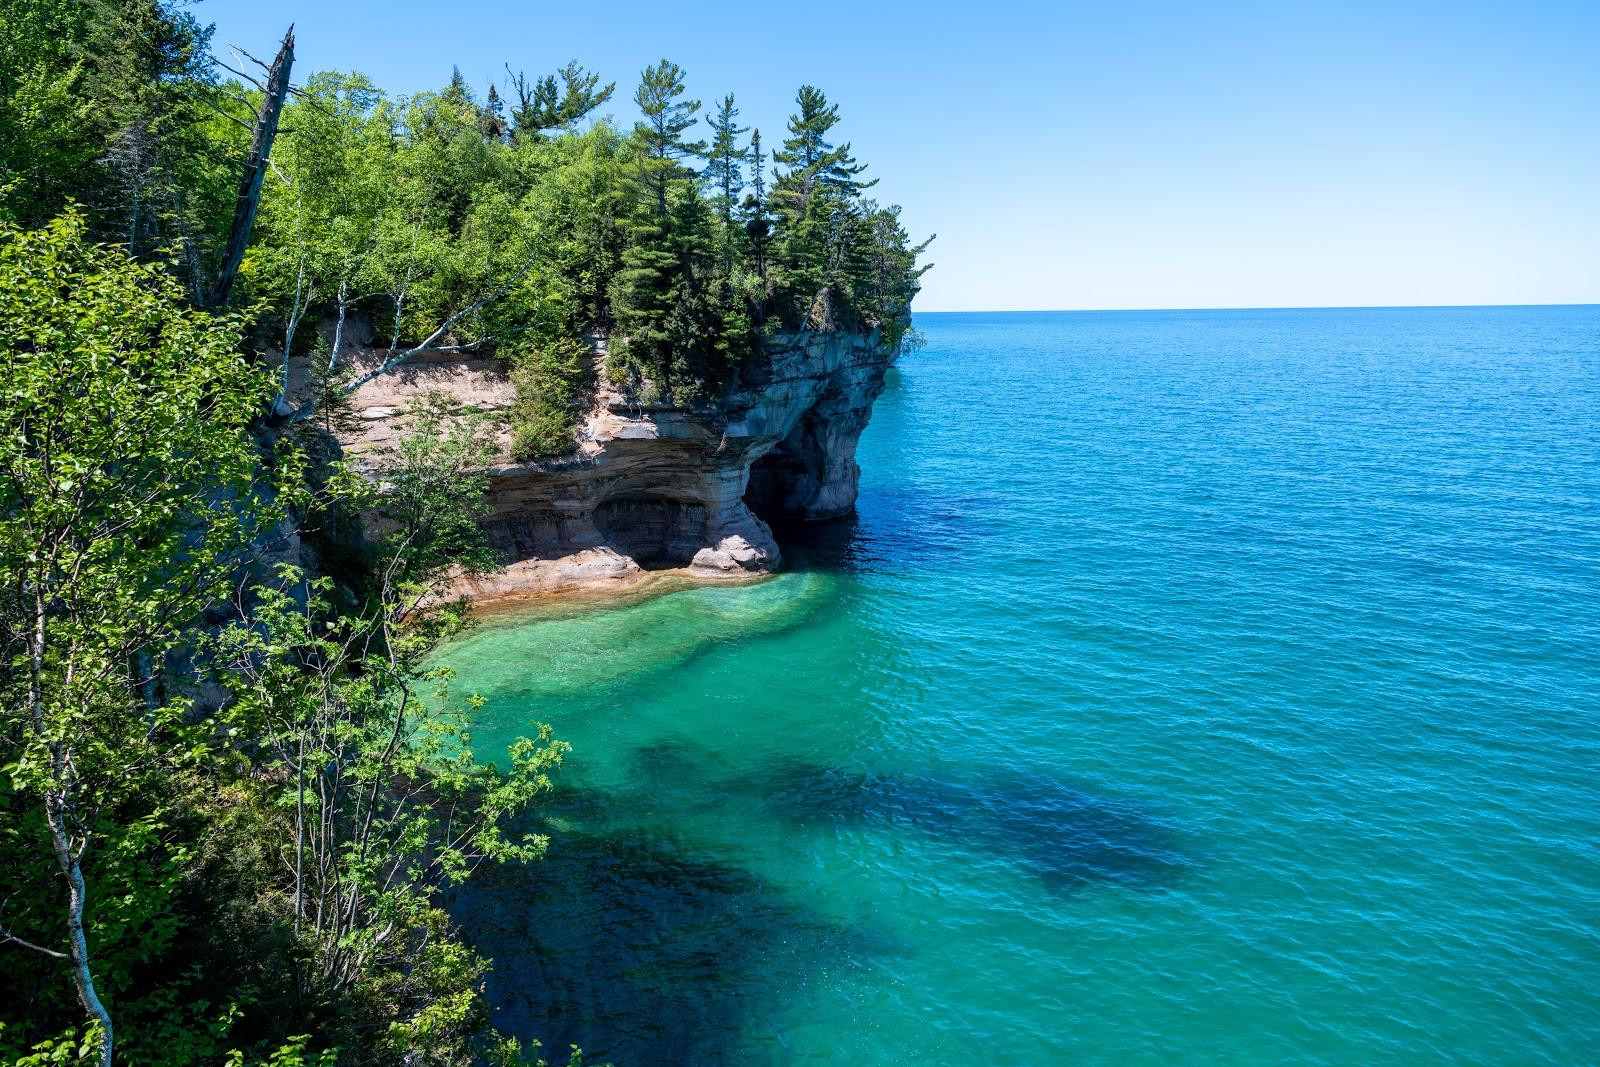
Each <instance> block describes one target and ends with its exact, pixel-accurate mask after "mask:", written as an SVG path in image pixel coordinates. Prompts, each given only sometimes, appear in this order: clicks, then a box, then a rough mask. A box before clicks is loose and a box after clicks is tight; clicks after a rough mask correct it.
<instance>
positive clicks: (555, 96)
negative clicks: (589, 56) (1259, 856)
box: [506, 60, 617, 140]
mask: <svg viewBox="0 0 1600 1067" xmlns="http://www.w3.org/2000/svg"><path fill="white" fill-rule="evenodd" d="M506 74H507V76H508V77H509V78H510V79H511V80H510V82H509V83H508V84H509V85H510V88H511V90H512V91H513V92H515V93H516V94H517V103H516V106H515V107H513V108H512V109H511V129H512V135H513V136H514V137H516V138H518V139H519V140H520V139H524V138H537V137H539V136H540V135H542V134H543V133H545V132H546V131H548V130H558V129H560V130H565V129H571V128H572V126H573V125H574V124H576V123H577V122H579V121H580V120H582V119H583V118H584V117H586V116H587V115H589V114H590V113H591V112H593V111H594V110H595V109H596V108H598V107H599V106H600V105H601V104H604V103H605V102H606V101H607V100H610V99H611V94H612V93H614V92H616V89H617V83H616V82H607V83H606V84H605V85H604V86H601V84H600V75H598V74H595V73H592V72H590V71H588V70H586V69H584V68H583V67H582V66H580V65H579V64H578V62H577V60H573V61H571V62H569V63H568V64H567V65H566V66H564V67H562V68H561V69H560V70H558V71H556V72H555V73H554V74H546V75H545V76H544V77H542V78H540V79H539V80H538V81H529V80H528V78H527V76H526V75H524V74H522V73H521V72H517V71H513V70H512V69H511V67H510V66H509V65H507V67H506ZM557 78H559V79H560V84H559V85H557V83H556V80H557Z"/></svg>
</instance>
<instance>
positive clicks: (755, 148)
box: [743, 130, 772, 325]
mask: <svg viewBox="0 0 1600 1067" xmlns="http://www.w3.org/2000/svg"><path fill="white" fill-rule="evenodd" d="M746 152H747V154H748V158H749V160H750V189H751V192H750V193H749V195H747V196H746V197H745V198H744V204H743V214H744V232H745V238H746V239H747V240H748V241H749V242H750V253H751V257H752V259H753V261H754V264H753V265H754V266H755V271H756V277H757V278H759V279H760V280H761V293H760V296H759V297H758V298H757V300H756V323H757V324H758V325H759V324H760V323H761V322H762V320H763V319H764V317H765V311H766V290H767V243H768V241H769V239H770V238H771V236H772V220H771V218H770V217H769V215H768V207H767V157H766V153H765V152H764V151H763V150H762V148H761V131H760V130H756V131H755V133H753V134H752V135H751V137H750V147H749V148H748V149H746Z"/></svg>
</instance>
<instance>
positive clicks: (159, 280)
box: [0, 214, 295, 1049]
mask: <svg viewBox="0 0 1600 1067" xmlns="http://www.w3.org/2000/svg"><path fill="white" fill-rule="evenodd" d="M241 331H242V325H241V323H240V322H239V321H238V320H237V319H234V318H229V317H211V316H208V315H205V314H202V313H200V312H197V311H194V310H192V309H190V308H189V307H187V306H186V303H185V300H184V294H183V292H182V290H181V289H180V288H179V287H178V286H177V285H176V283H174V282H173V281H172V280H171V279H170V278H169V277H168V276H167V275H166V274H165V272H163V271H161V270H159V269H157V268H154V267H150V266H144V265H140V264H138V263H135V262H134V261H132V260H131V259H130V258H129V257H128V256H127V255H126V253H124V252H120V251H117V250H112V249H107V248H103V247H98V246H94V245H91V244H88V243H87V241H86V239H85V226H84V223H83V221H82V219H81V218H80V217H79V216H77V215H75V214H67V215H64V216H62V217H61V218H60V219H58V220H57V221H56V222H54V223H52V224H50V225H49V226H48V227H46V228H44V229H42V230H37V231H31V232H27V231H17V230H14V229H10V228H4V229H0V339H3V341H0V343H3V345H4V347H3V349H0V361H3V363H0V371H3V374H4V386H3V394H0V396H3V399H0V562H3V564H4V566H3V573H4V574H5V575H6V576H7V584H6V587H5V590H4V593H3V594H0V596H3V599H0V641H3V642H4V645H5V658H4V660H3V664H0V682H3V685H0V700H3V703H0V775H3V783H4V784H3V785H0V804H3V805H4V807H5V809H6V812H7V814H6V818H5V820H3V823H4V825H5V826H6V830H5V836H6V837H7V838H8V839H9V840H8V844H14V845H15V846H17V848H18V853H17V854H18V855H19V856H26V857H30V858H35V857H38V858H47V859H44V861H43V862H37V863H24V864H19V865H18V869H15V873H16V875H17V877H18V881H19V883H20V884H22V885H25V886H29V887H31V891H30V892H29V893H28V894H27V895H26V896H25V897H24V898H23V900H24V902H25V903H24V906H23V907H21V908H20V909H15V910H13V911H11V912H8V913H7V914H6V915H5V916H4V919H5V922H6V923H7V924H8V936H9V937H21V938H23V939H24V940H26V941H28V942H30V943H33V944H35V945H41V944H42V946H43V948H44V949H45V950H47V951H53V952H56V953H58V954H61V953H64V954H65V955H66V957H67V958H68V962H69V963H70V964H71V967H70V974H71V978H70V981H71V983H72V984H73V985H76V987H77V993H78V997H79V999H81V1000H83V1001H84V1002H85V1003H86V1004H89V1005H95V1006H96V1007H95V1008H92V1009H91V1014H99V1015H101V1016H102V1018H101V1022H102V1023H105V1022H106V1017H105V1016H104V1009H103V1008H100V1007H98V1005H100V1004H101V1003H112V1004H115V1003H117V1002H119V1001H121V1002H124V1003H127V1002H129V1001H130V999H132V998H134V995H135V991H136V990H137V983H136V982H135V980H134V977H135V975H136V973H137V968H138V967H139V965H140V963H141V962H142V961H143V960H144V959H146V958H148V956H149V955H150V954H152V953H158V952H160V951H161V950H162V949H163V948H164V947H166V946H167V945H168V944H170V943H171V942H172V940H173V939H174V937H175V936H176V933H177V926H176V924H175V922H174V920H173V918H172V916H171V914H170V913H169V911H168V908H169V907H170V903H171V901H172V899H173V898H174V896H175V894H176V892H177V890H178V888H179V885H180V883H181V881H182V878H183V875H184V872H185V871H186V870H187V869H188V867H189V864H190V860H191V854H190V848H189V846H188V845H187V844H186V843H185V835H184V833H183V830H182V828H181V827H180V826H179V825H178V808H177V806H176V804H175V801H174V799H173V794H172V786H173V784H174V783H175V782H177V781H181V780H182V779H183V778H184V777H185V776H186V775H188V774H190V773H192V772H193V770H194V768H195V767H196V760H197V759H198V754H199V753H200V752H202V751H203V749H204V740H203V736H202V732H201V731H199V730H198V729H197V727H196V726H195V725H194V724H192V723H190V722H189V721H188V720H187V718H186V715H185V712H186V711H187V707H188V702H187V700H186V699H185V694H184V693H183V692H182V691H181V690H177V689H168V688H166V687H164V686H161V685H158V684H157V680H156V678H155V676H154V674H153V673H152V671H153V668H152V665H153V664H156V663H158V662H159V661H160V660H161V659H163V658H164V657H165V656H166V655H168V654H169V653H171V652H173V651H175V650H176V649H177V648H178V647H179V646H180V644H181V643H182V642H183V640H184V637H185V628H186V626H187V625H188V624H189V623H190V622H191V621H192V620H194V619H195V618H197V617H198V616H199V615H200V614H201V612H202V611H203V610H204V609H205V607H206V606H207V605H208V604H210V603H212V602H213V601H215V600H216V599H217V598H218V597H219V596H220V595H221V593H222V591H223V590H224V589H225V588H226V587H227V583H228V582H229V580H230V579H231V578H232V577H233V576H234V575H235V574H236V573H238V572H239V569H240V568H241V567H242V566H243V565H245V564H246V563H247V562H248V561H249V559H250V557H251V556H252V555H253V553H254V552H255V551H257V546H258V545H260V544H261V543H263V542H264V541H265V540H268V539H270V534H271V531H272V530H273V529H274V527H275V526H276V524H277V523H278V521H279V520H280V518H281V516H282V514H283V510H284V506H285V504H286V503H287V502H288V494H289V491H290V489H291V488H292V485H293V483H294V476H295V469H294V463H293V457H292V456H289V455H286V454H282V453H279V454H277V455H272V454H270V453H266V452H264V450H263V446H262V444H261V442H260V441H258V439H257V438H256V436H255V434H254V433H253V432H252V423H253V421H254V419H255V416H256V414H257V413H258V412H259V411H260V409H261V404H262V402H263V399H264V396H265V384H266V383H265V382H264V380H263V378H262V376H261V375H260V374H259V373H258V372H257V371H256V370H255V369H254V368H253V367H251V366H250V364H249V362H248V361H247V360H246V359H245V358H244V357H243V356H242V355H241V354H240V349H239V341H240V335H241ZM64 890H65V891H64ZM80 924H81V926H82V928H83V929H84V931H85V933H86V935H87V936H86V937H85V938H84V940H82V941H80V940H79V939H77V938H76V937H75V936H65V937H64V936H63V935H64V934H68V933H71V932H72V931H73V930H75V929H76V928H78V926H79V925H80ZM19 930H25V931H28V933H19ZM29 934H32V935H33V936H29ZM89 946H93V952H92V954H91V951H90V948H89ZM52 970H55V971H56V976H55V979H54V980H55V981H60V980H62V978H64V977H65V975H63V974H62V972H61V970H60V969H59V968H52ZM135 1010H137V1009H135ZM50 1021H51V1020H50V1015H49V1013H41V1016H40V1017H39V1022H41V1023H44V1024H46V1025H48V1024H49V1023H50ZM106 1045H107V1048H108V1049H109V1046H110V1041H109V1040H107V1042H106Z"/></svg>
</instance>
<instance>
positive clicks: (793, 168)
mask: <svg viewBox="0 0 1600 1067" xmlns="http://www.w3.org/2000/svg"><path fill="white" fill-rule="evenodd" d="M795 103H796V104H798V105H799V107H800V111H799V113H797V114H794V115H790V116H789V136H788V137H786V138H784V141H783V148H781V149H780V150H778V151H776V152H773V153H772V158H773V161H774V162H775V163H778V164H781V165H782V166H785V167H787V168H789V170H788V173H787V174H786V175H785V176H783V177H781V178H780V182H781V181H784V180H787V181H789V182H790V183H791V184H792V185H796V186H798V187H799V188H800V189H801V190H802V191H803V192H804V194H805V195H807V196H809V195H810V193H811V191H812V187H813V185H814V184H821V185H825V186H827V187H829V188H831V189H834V190H836V191H837V192H839V193H841V194H842V195H844V196H855V195H856V194H858V193H860V192H861V190H863V189H868V188H871V187H872V186H873V185H875V184H877V179H873V180H872V181H869V182H861V181H857V180H856V175H858V174H860V173H862V172H863V171H865V170H866V169H867V168H866V165H865V164H858V163H857V162H856V160H855V157H854V156H852V155H851V154H850V144H849V142H846V143H844V144H842V145H838V146H837V147H836V146H835V145H834V144H833V143H832V142H830V141H829V140H828V131H830V130H832V129H833V127H834V126H835V125H837V124H838V122H839V106H838V105H837V104H830V103H828V98H827V97H826V96H825V95H823V92H822V90H820V89H818V88H816V87H815V86H811V85H802V86H801V87H800V92H799V93H798V94H796V96H795Z"/></svg>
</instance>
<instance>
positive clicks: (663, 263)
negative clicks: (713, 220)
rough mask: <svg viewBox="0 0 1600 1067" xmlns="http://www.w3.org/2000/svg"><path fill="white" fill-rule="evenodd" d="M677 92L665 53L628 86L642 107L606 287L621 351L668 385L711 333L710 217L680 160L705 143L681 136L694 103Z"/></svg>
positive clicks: (698, 152)
mask: <svg viewBox="0 0 1600 1067" xmlns="http://www.w3.org/2000/svg"><path fill="white" fill-rule="evenodd" d="M683 95H684V84H683V70H682V69H681V68H680V67H679V66H678V65H677V64H676V63H672V62H669V61H668V60H665V59H663V60H662V61H661V62H660V63H657V64H656V65H654V66H652V67H647V68H646V69H645V70H644V73H643V74H642V75H641V78H640V83H639V88H638V90H637V91H636V92H635V93H634V96H633V99H634V102H635V103H637V104H638V105H639V110H640V111H641V112H643V113H644V119H643V120H642V121H640V122H638V123H637V124H635V126H634V128H633V138H634V151H635V153H636V155H635V158H634V162H633V173H632V175H631V184H632V186H633V191H634V218H633V221H632V223H631V225H630V236H631V240H630V243H629V246H628V248H627V249H626V250H625V251H624V252H623V255H622V263H623V269H622V270H621V271H620V272H619V273H618V275H617V278H616V281H615V283H614V285H613V289H612V293H613V302H614V303H615V305H616V311H617V323H618V326H619V327H621V329H622V332H623V333H624V335H625V336H626V349H627V358H628V359H629V360H631V361H632V362H633V363H634V364H635V365H636V366H638V368H639V369H640V370H641V371H643V372H645V373H646V374H649V375H652V376H655V377H656V378H657V379H658V380H659V381H660V383H661V384H662V385H664V386H665V387H666V388H668V389H671V388H672V386H673V383H674V378H675V377H677V378H678V379H679V380H680V381H681V380H684V375H685V372H686V371H688V370H689V369H690V368H693V367H694V366H695V365H696V364H697V360H698V356H699V354H700V353H702V352H703V351H704V350H705V348H706V346H707V345H708V343H710V341H711V340H712V339H713V338H714V336H715V333H716V331H715V329H713V328H710V327H708V325H707V314H706V307H707V305H706V301H705V298H704V289H703V284H702V282H703V279H702V274H703V273H704V271H703V270H702V263H701V261H702V259H703V257H704V255H705V253H706V250H707V245H708V237H709V221H710V220H709V218H708V217H707V212H706V205H705V203H704V202H703V201H702V200H701V199H700V197H699V195H698V194H697V191H696V189H695V185H694V178H695V175H694V172H693V171H692V170H689V169H688V168H687V167H685V166H684V165H683V163H682V160H685V159H692V158H696V157H699V156H702V155H704V154H705V151H706V146H705V142H703V141H689V140H687V139H685V137H684V134H685V132H686V131H688V129H689V128H690V127H691V126H693V125H694V124H695V122H696V121H697V120H696V117H695V113H696V112H697V111H698V110H699V109H700V102H699V101H698V100H683V99H680V97H682V96H683ZM675 370H677V371H678V374H676V375H675V374H674V371H675ZM695 376H696V375H694V374H692V373H690V374H689V379H690V380H692V378H693V377H695Z"/></svg>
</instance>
